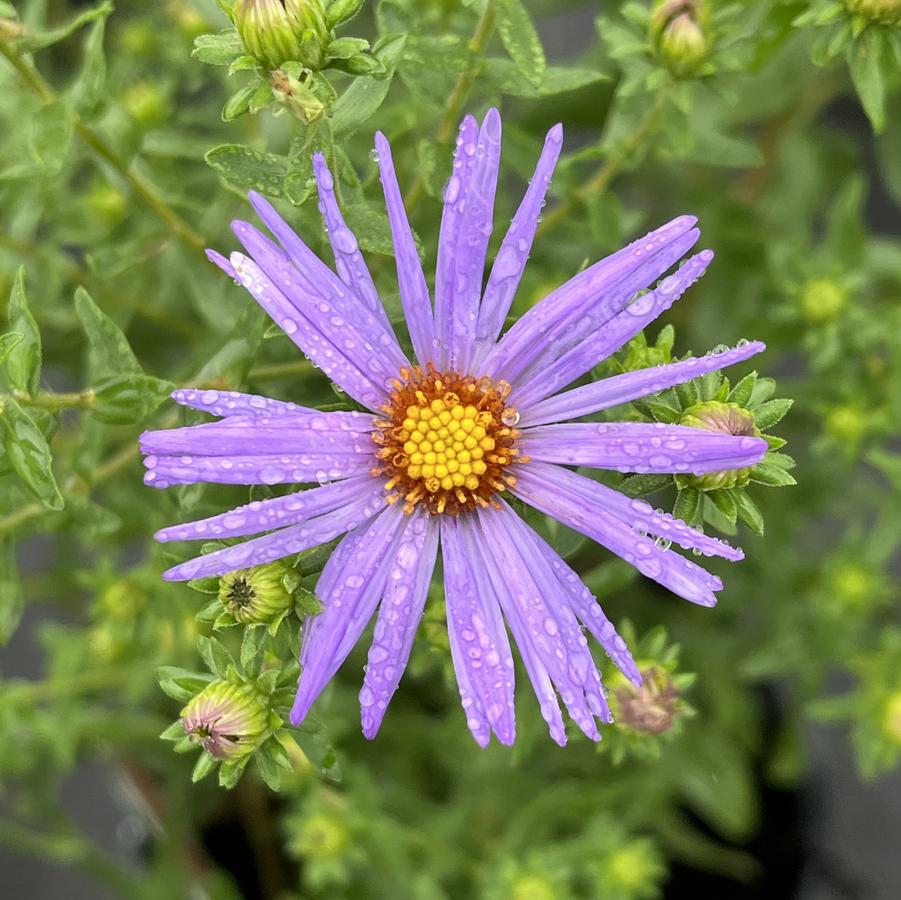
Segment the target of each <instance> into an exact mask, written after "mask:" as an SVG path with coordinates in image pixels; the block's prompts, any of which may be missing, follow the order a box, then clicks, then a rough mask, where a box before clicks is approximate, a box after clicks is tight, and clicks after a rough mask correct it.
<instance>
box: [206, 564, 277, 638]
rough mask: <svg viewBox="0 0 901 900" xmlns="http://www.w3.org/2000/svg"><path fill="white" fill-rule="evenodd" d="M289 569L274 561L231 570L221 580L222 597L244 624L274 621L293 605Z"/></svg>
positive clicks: (225, 604)
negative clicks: (250, 567) (287, 581)
mask: <svg viewBox="0 0 901 900" xmlns="http://www.w3.org/2000/svg"><path fill="white" fill-rule="evenodd" d="M288 571H289V570H288V569H287V567H286V566H285V565H284V563H281V562H274V563H267V564H266V565H264V566H254V567H253V568H252V569H239V570H238V571H237V572H228V573H227V574H225V575H223V576H222V577H221V578H220V579H219V600H220V601H221V602H222V606H223V607H224V608H225V611H226V612H228V613H231V615H232V616H233V617H234V619H235V621H237V622H241V623H242V624H244V625H253V624H256V623H260V622H272V621H273V620H274V619H276V618H278V617H279V616H281V615H283V614H284V613H285V612H287V611H288V610H289V609H290V608H291V607H292V606H293V604H294V597H293V595H292V594H291V592H290V591H289V590H288V589H287V587H286V586H285V575H286V574H287V572H288Z"/></svg>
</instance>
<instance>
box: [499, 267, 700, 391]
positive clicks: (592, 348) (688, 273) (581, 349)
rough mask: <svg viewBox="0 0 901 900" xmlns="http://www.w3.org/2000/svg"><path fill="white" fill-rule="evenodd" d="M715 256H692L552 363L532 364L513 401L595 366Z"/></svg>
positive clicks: (550, 388)
mask: <svg viewBox="0 0 901 900" xmlns="http://www.w3.org/2000/svg"><path fill="white" fill-rule="evenodd" d="M712 259H713V251H712V250H702V251H701V252H700V253H698V254H696V255H695V256H692V257H691V258H690V259H689V260H687V261H686V262H685V264H684V265H683V266H682V267H681V268H680V269H678V270H677V271H676V272H675V273H674V274H672V275H670V276H669V277H668V278H664V279H663V281H661V282H660V285H659V286H658V287H657V288H656V289H655V290H653V291H651V292H650V293H648V294H643V295H642V296H641V297H639V298H638V299H636V300H635V301H634V302H632V303H631V304H629V305H628V306H627V307H626V308H625V309H624V310H623V311H622V312H621V313H618V314H617V315H616V316H614V317H613V318H612V319H610V320H609V321H607V322H606V323H605V324H604V326H603V327H602V328H598V329H597V330H596V331H593V332H590V333H588V334H587V335H585V336H584V339H582V340H579V342H578V343H576V344H575V345H574V346H572V347H571V348H570V349H569V350H568V351H566V352H565V353H563V354H562V355H559V356H557V355H555V359H554V361H553V362H552V363H550V364H549V365H547V366H545V367H538V368H531V369H530V370H529V372H528V374H527V375H526V376H524V377H523V379H522V380H521V382H520V383H519V384H518V386H517V387H516V388H514V391H513V394H512V395H511V403H514V404H515V405H516V406H522V407H523V408H527V407H529V406H531V405H533V404H535V403H537V402H538V401H539V400H543V399H544V398H545V397H548V396H550V395H551V394H553V393H555V392H556V391H558V390H559V389H560V388H562V387H565V386H566V385H567V384H570V383H571V382H573V381H575V379H576V378H579V377H581V376H582V375H584V374H585V373H586V372H588V371H590V370H591V369H593V368H594V367H595V366H596V365H597V364H598V363H599V362H602V361H603V360H605V359H606V358H607V357H608V356H610V355H612V354H613V353H615V352H616V351H617V350H619V348H620V347H622V346H623V345H624V344H625V343H626V342H627V341H629V340H631V339H632V338H633V337H634V336H635V335H636V334H638V332H639V331H641V330H642V329H643V328H645V327H647V325H649V324H650V323H651V322H653V321H654V319H656V318H657V317H658V316H660V315H661V314H662V313H664V312H665V311H666V310H668V309H669V308H670V307H671V306H672V305H673V304H674V303H675V302H676V301H677V300H678V299H679V298H680V297H681V296H682V295H683V294H684V293H685V291H687V290H688V288H690V287H691V285H693V284H694V283H695V282H696V281H697V280H698V279H699V278H700V277H701V276H702V275H703V274H704V272H705V271H706V269H707V266H709V265H710V262H711V260H712Z"/></svg>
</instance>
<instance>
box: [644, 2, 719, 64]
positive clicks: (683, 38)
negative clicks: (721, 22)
mask: <svg viewBox="0 0 901 900" xmlns="http://www.w3.org/2000/svg"><path fill="white" fill-rule="evenodd" d="M707 19H708V14H707V5H706V3H704V2H703V0H658V3H657V6H656V8H655V9H654V13H653V15H652V16H651V35H652V37H653V38H654V43H655V44H656V46H657V51H658V52H659V53H660V56H661V57H662V58H663V61H664V62H665V63H666V66H667V68H668V69H669V70H670V71H671V72H672V73H673V74H674V75H677V76H680V77H682V76H687V75H691V74H692V73H693V72H694V71H695V70H696V69H697V67H698V66H699V65H700V64H701V63H702V62H703V61H704V58H705V57H706V56H707V51H708V49H709V48H708V40H707V34H706V31H707Z"/></svg>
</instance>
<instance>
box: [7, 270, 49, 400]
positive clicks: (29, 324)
mask: <svg viewBox="0 0 901 900" xmlns="http://www.w3.org/2000/svg"><path fill="white" fill-rule="evenodd" d="M7 318H8V321H9V327H10V331H14V332H16V333H17V334H18V335H19V336H20V339H19V340H18V341H17V342H16V343H15V345H14V346H13V347H10V348H8V351H9V352H8V355H7V357H6V365H5V367H4V371H5V373H6V378H7V380H8V382H9V386H10V387H11V388H13V389H14V390H19V391H24V392H25V393H26V394H36V393H37V391H38V387H39V386H40V381H41V333H40V331H38V326H37V323H36V322H35V320H34V317H33V316H32V315H31V309H30V308H29V306H28V298H27V297H26V294H25V268H24V267H22V266H20V267H19V270H18V271H17V272H16V278H15V281H14V282H13V288H12V291H11V293H10V295H9V306H8V309H7Z"/></svg>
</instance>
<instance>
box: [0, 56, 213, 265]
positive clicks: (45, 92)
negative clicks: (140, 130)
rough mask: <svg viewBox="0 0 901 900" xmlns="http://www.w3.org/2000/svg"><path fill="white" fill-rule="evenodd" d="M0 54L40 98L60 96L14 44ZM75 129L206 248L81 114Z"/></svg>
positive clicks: (179, 230)
mask: <svg viewBox="0 0 901 900" xmlns="http://www.w3.org/2000/svg"><path fill="white" fill-rule="evenodd" d="M0 55H2V56H5V57H6V59H7V61H8V62H9V63H10V65H11V66H12V67H13V68H14V69H15V70H16V72H18V74H19V76H20V77H21V79H22V81H24V82H25V84H27V85H28V87H30V88H31V89H32V90H33V91H34V92H35V93H36V94H37V95H38V97H40V98H41V100H42V101H43V102H44V103H45V104H46V103H53V101H54V100H56V98H57V94H56V92H55V91H54V90H53V88H52V87H50V85H49V84H48V83H47V82H46V81H45V80H44V78H43V77H42V76H41V74H40V72H38V70H37V69H36V68H35V67H34V66H32V65H30V64H29V63H27V62H26V61H25V60H24V59H22V57H21V56H19V54H18V53H16V51H15V50H13V48H12V47H10V46H9V45H8V44H5V43H3V42H0ZM75 133H76V134H77V135H78V136H79V137H80V138H81V139H82V140H83V141H84V142H85V143H86V144H87V145H88V146H89V147H90V148H91V149H92V150H93V151H94V152H95V153H96V154H97V155H98V156H100V157H101V158H102V159H104V160H106V162H108V163H109V164H110V166H112V167H113V169H115V171H116V172H118V173H119V174H120V175H121V176H122V177H123V178H124V179H125V181H127V182H128V184H129V185H130V186H131V189H132V190H133V191H134V193H135V194H137V196H138V197H140V198H141V200H143V201H144V203H145V204H146V205H147V206H148V207H149V208H150V210H151V211H152V212H153V213H155V215H156V216H157V217H158V218H159V219H161V220H162V221H163V222H164V223H165V224H166V225H168V226H169V228H171V229H172V231H173V232H174V233H175V234H176V235H177V236H178V238H179V239H180V240H182V241H184V243H185V244H187V245H188V246H189V247H190V248H191V249H193V250H203V248H204V247H205V246H206V241H205V240H204V239H203V237H201V236H200V235H199V234H198V233H197V232H196V231H194V229H193V228H192V227H191V226H190V225H189V224H188V223H187V222H186V221H185V220H184V219H183V218H182V217H181V216H180V215H179V214H178V213H177V212H175V210H173V209H172V207H170V206H169V205H168V204H167V203H166V201H165V200H163V198H162V197H160V195H159V194H158V193H157V191H156V188H154V186H153V185H152V184H151V183H150V182H149V181H147V180H146V179H145V178H143V177H142V176H141V175H138V174H137V173H136V172H134V171H132V170H131V168H130V167H129V166H128V164H127V163H126V162H125V161H124V160H123V159H122V158H121V157H120V156H119V155H118V154H117V153H116V151H115V150H113V148H112V147H110V145H109V144H108V143H107V142H106V140H105V139H104V138H103V137H102V136H101V135H99V134H98V133H97V132H96V131H94V130H93V129H92V128H91V127H90V126H89V125H86V124H85V123H84V122H83V121H82V120H81V119H80V118H78V116H76V118H75Z"/></svg>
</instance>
